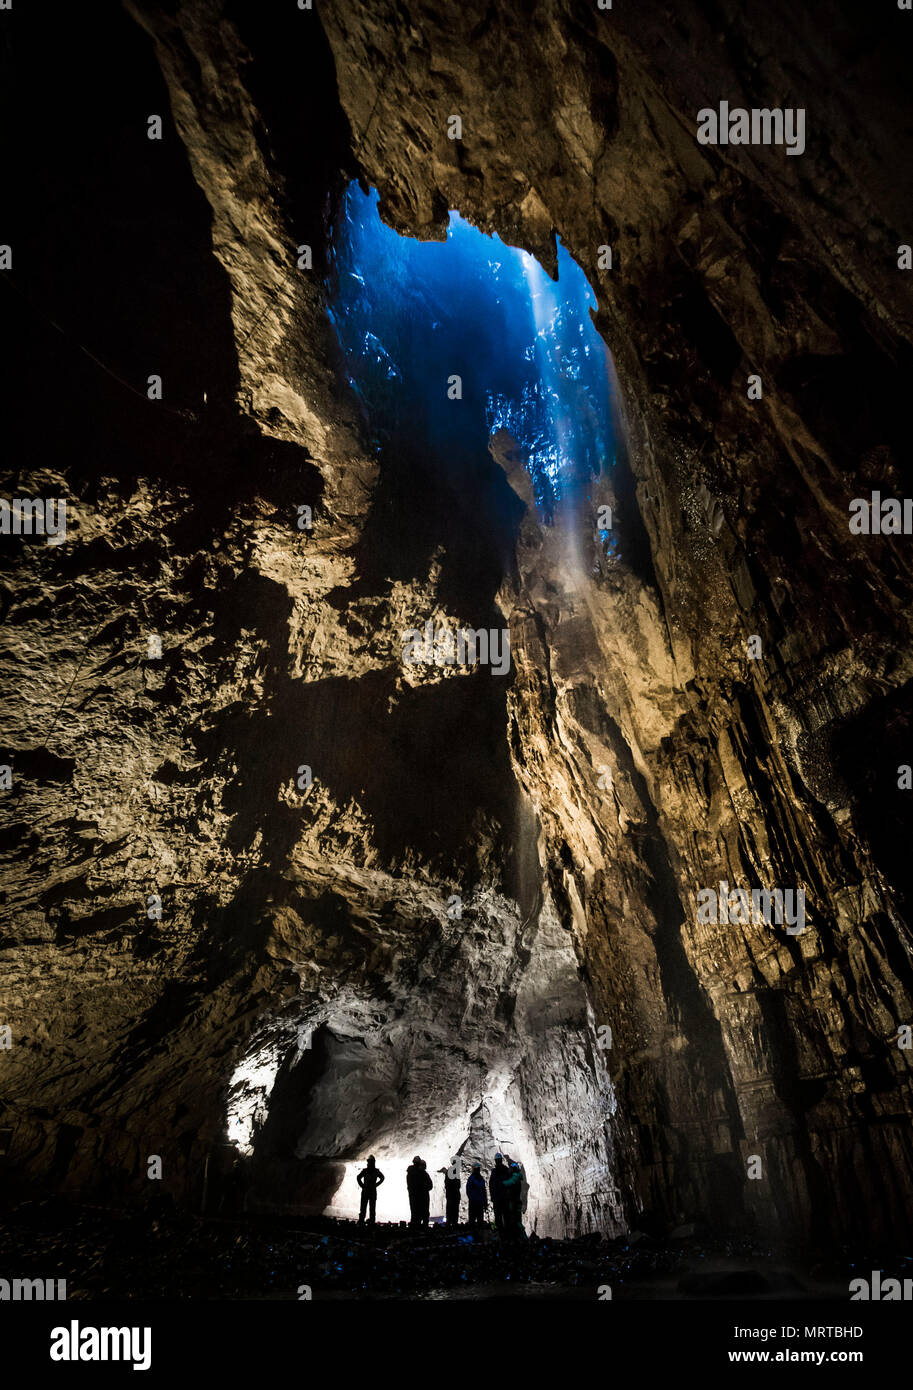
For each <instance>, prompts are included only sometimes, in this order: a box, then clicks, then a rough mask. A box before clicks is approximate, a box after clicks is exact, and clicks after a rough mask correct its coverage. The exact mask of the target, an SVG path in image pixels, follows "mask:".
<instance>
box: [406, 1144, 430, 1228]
mask: <svg viewBox="0 0 913 1390" xmlns="http://www.w3.org/2000/svg"><path fill="white" fill-rule="evenodd" d="M433 1186H434V1184H433V1182H432V1181H431V1178H430V1176H429V1174H428V1171H427V1168H426V1165H425V1160H424V1159H422V1158H419V1157H418V1156H417V1155H416V1157H415V1158H414V1159H413V1160H412V1162H411V1163H410V1164H409V1167H408V1168H407V1169H406V1189H407V1191H408V1193H409V1212H410V1221H409V1225H410V1226H411V1227H412V1228H413V1229H414V1230H422V1231H423V1230H424V1229H425V1227H426V1226H427V1225H428V1211H429V1207H430V1203H431V1199H430V1197H429V1195H428V1194H429V1193H430V1191H431V1189H432V1187H433Z"/></svg>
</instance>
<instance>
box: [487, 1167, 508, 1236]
mask: <svg viewBox="0 0 913 1390" xmlns="http://www.w3.org/2000/svg"><path fill="white" fill-rule="evenodd" d="M507 1173H508V1169H507V1165H506V1164H505V1162H504V1158H503V1156H502V1155H501V1154H495V1166H494V1167H493V1168H492V1170H491V1177H490V1178H489V1179H488V1191H489V1192H490V1193H491V1206H492V1210H493V1211H494V1214H495V1226H496V1227H497V1229H498V1230H499V1231H500V1232H501V1234H502V1235H503V1234H504V1230H505V1228H506V1226H507V1198H506V1197H505V1196H504V1179H505V1178H506V1177H507Z"/></svg>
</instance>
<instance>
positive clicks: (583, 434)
mask: <svg viewBox="0 0 913 1390" xmlns="http://www.w3.org/2000/svg"><path fill="white" fill-rule="evenodd" d="M557 259H558V278H557V280H553V279H551V277H550V276H549V275H548V274H547V273H546V272H545V270H544V269H543V268H542V266H541V265H540V264H539V262H538V261H537V260H536V259H535V258H534V257H533V256H532V255H530V254H529V252H527V251H524V250H521V249H518V248H517V247H514V246H510V245H507V244H506V243H505V242H504V241H502V240H501V238H500V237H499V236H498V235H496V234H494V235H491V236H489V235H486V234H485V233H483V232H481V231H479V230H478V228H476V227H474V226H473V225H472V224H471V223H470V222H468V221H467V220H466V219H465V218H463V217H462V216H461V215H460V213H459V212H457V211H451V213H450V217H449V223H448V227H447V232H446V237H445V239H444V240H443V241H441V242H437V241H418V240H414V239H412V238H410V237H407V236H401V235H400V234H399V233H398V232H396V231H394V230H393V228H391V227H389V226H388V225H387V224H386V223H385V222H384V221H383V220H382V218H381V216H380V211H379V198H378V194H377V192H376V190H374V189H369V190H368V191H367V192H365V191H363V190H362V189H361V188H360V187H359V185H358V184H357V183H352V184H350V185H349V188H348V189H347V191H346V193H345V195H344V197H343V199H342V203H341V207H340V211H339V215H338V217H337V220H336V228H335V233H334V237H333V244H332V254H331V274H330V279H329V295H328V299H329V314H330V318H331V321H332V323H333V326H334V328H335V331H336V335H337V338H338V341H339V344H340V347H341V349H342V352H343V355H344V360H345V369H346V374H347V376H348V380H349V383H350V385H351V386H352V388H353V390H354V391H355V394H356V396H357V398H358V400H359V402H360V404H361V406H362V409H363V411H364V415H365V418H366V421H367V424H368V428H369V432H370V435H371V438H372V442H373V445H374V447H375V449H376V450H377V452H378V455H379V456H380V458H381V460H382V461H383V460H384V459H385V458H386V457H388V456H391V455H394V454H396V453H397V452H399V451H402V450H403V449H406V450H407V451H409V452H410V453H411V452H413V451H415V450H416V449H418V450H419V451H421V452H422V454H424V455H425V456H426V457H427V458H428V459H429V460H430V461H431V462H432V465H433V466H434V467H435V468H437V469H439V470H443V472H444V474H445V476H446V478H447V480H448V482H449V483H450V485H451V486H454V487H456V488H457V489H461V488H465V487H466V486H467V481H468V480H469V479H471V478H472V477H473V475H474V473H475V472H476V471H477V470H478V469H479V468H480V467H488V468H490V467H491V464H490V461H489V460H488V458H487V445H488V441H489V439H490V438H491V437H492V436H494V435H495V434H497V433H498V431H502V430H503V431H506V432H507V434H508V435H509V436H510V437H511V439H512V441H513V442H514V443H515V445H516V446H517V447H518V448H519V450H520V451H521V453H522V454H523V456H524V458H525V461H526V466H527V468H528V471H529V474H530V478H531V480H532V488H533V494H534V498H535V506H536V511H537V515H538V518H539V520H540V521H541V522H544V523H545V524H547V525H550V524H552V523H553V522H554V520H555V515H556V509H557V508H558V507H559V505H560V504H561V503H562V501H566V503H567V504H568V507H569V508H570V507H573V505H574V503H575V502H576V501H579V499H581V498H582V497H584V496H586V495H587V493H588V490H589V488H590V485H591V484H592V482H593V480H594V479H596V478H599V477H600V476H601V475H602V474H604V473H605V472H606V471H607V470H612V469H613V468H614V466H615V455H616V438H615V429H614V426H613V402H612V367H611V360H610V355H609V352H608V349H607V347H606V345H605V343H604V342H603V340H602V338H601V337H600V335H599V333H598V331H597V329H596V327H595V324H594V322H593V316H592V312H591V311H595V308H596V296H595V294H594V292H593V290H592V288H591V286H590V284H589V282H588V281H587V278H586V276H585V274H584V272H583V271H582V270H581V268H580V266H579V265H578V264H577V262H576V261H575V260H574V258H573V257H572V256H571V255H570V253H569V252H568V251H567V249H566V248H565V247H564V246H563V244H562V243H561V241H560V239H559V240H558V242H557ZM501 505H502V507H503V505H504V504H503V502H502V504H501ZM611 539H612V538H611V537H610V535H609V531H608V528H607V527H604V528H603V534H602V536H601V540H602V541H603V542H604V543H606V544H611Z"/></svg>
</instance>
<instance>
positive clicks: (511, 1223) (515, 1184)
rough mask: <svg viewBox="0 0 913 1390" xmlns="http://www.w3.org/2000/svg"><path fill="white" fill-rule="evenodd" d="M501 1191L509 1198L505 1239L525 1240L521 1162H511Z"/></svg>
mask: <svg viewBox="0 0 913 1390" xmlns="http://www.w3.org/2000/svg"><path fill="white" fill-rule="evenodd" d="M501 1191H502V1192H503V1193H504V1196H505V1198H506V1199H507V1201H506V1211H505V1219H506V1229H505V1232H504V1235H505V1239H507V1240H523V1239H524V1237H525V1235H526V1232H525V1231H524V1230H523V1174H522V1172H521V1171H520V1165H519V1163H513V1162H512V1163H511V1165H510V1172H509V1173H508V1174H507V1177H506V1178H505V1179H504V1182H503V1184H502V1187H501Z"/></svg>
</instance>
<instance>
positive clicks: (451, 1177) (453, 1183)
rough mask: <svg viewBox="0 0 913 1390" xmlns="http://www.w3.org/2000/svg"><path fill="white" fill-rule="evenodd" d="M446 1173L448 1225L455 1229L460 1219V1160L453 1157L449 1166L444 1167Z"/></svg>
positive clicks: (443, 1170)
mask: <svg viewBox="0 0 913 1390" xmlns="http://www.w3.org/2000/svg"><path fill="white" fill-rule="evenodd" d="M441 1172H442V1173H443V1174H444V1201H445V1205H446V1209H447V1225H448V1226H449V1227H450V1228H451V1230H455V1229H456V1227H457V1226H458V1225H459V1221H460V1187H461V1184H460V1160H459V1159H458V1158H453V1159H451V1161H450V1167H449V1168H442V1169H441Z"/></svg>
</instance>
